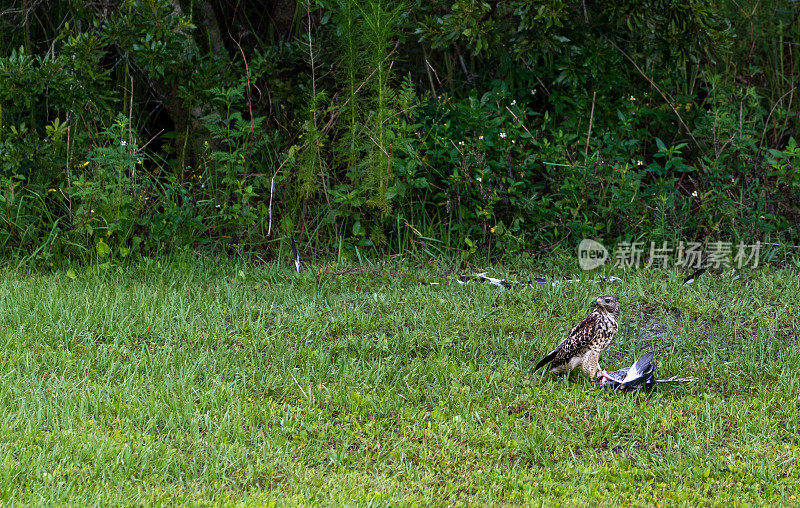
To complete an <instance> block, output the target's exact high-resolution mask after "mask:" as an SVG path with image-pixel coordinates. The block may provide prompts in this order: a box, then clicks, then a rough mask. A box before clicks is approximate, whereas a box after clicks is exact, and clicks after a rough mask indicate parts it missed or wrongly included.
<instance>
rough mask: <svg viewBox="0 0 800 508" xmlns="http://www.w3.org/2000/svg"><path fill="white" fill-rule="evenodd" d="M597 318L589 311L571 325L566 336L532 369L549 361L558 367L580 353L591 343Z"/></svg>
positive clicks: (594, 313) (536, 368) (595, 314)
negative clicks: (575, 323)
mask: <svg viewBox="0 0 800 508" xmlns="http://www.w3.org/2000/svg"><path fill="white" fill-rule="evenodd" d="M598 318H599V316H598V315H597V313H596V312H594V311H592V312H590V313H589V315H587V316H586V317H585V318H583V320H582V321H581V322H580V323H578V324H577V325H575V326H573V327H572V330H570V331H569V334H568V335H567V337H566V338H565V339H564V340H562V341H561V343H560V344H559V345H558V346H556V347H555V348H554V349H553V350H552V351H550V353H548V354H547V356H545V357H544V358H542V359H541V360H540V361H539V363H537V364H536V367H534V369H533V370H538V369H539V368H540V367H542V366H544V365H546V364H548V363H551V364H552V366H553V367H558V366H559V365H563V364H565V363H567V362H568V361H569V359H570V358H572V357H573V356H575V355H576V354H580V353H582V352H583V351H584V350H585V349H586V348H587V347H589V346H590V345H591V343H592V338H593V337H594V335H595V328H597V327H596V326H595V323H596V322H597V319H598Z"/></svg>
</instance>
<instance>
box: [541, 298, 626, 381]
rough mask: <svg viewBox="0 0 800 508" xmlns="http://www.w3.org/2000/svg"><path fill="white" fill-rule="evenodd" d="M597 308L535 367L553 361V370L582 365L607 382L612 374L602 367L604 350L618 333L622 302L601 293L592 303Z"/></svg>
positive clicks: (551, 364)
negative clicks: (601, 359) (620, 304)
mask: <svg viewBox="0 0 800 508" xmlns="http://www.w3.org/2000/svg"><path fill="white" fill-rule="evenodd" d="M592 306H593V307H594V308H593V309H592V310H591V311H590V312H589V314H588V315H587V316H586V317H585V318H583V321H581V322H580V323H578V324H577V325H575V326H574V327H573V328H572V330H570V332H569V335H568V336H567V338H566V339H564V340H563V341H561V344H559V345H558V346H556V348H555V349H553V350H552V351H550V353H548V354H547V356H545V357H544V358H542V360H541V361H540V362H539V363H537V364H536V367H535V368H534V369H533V370H538V369H539V368H541V367H543V366H545V365H547V364H548V363H549V364H550V372H552V373H559V372H566V371H570V370H572V369H575V368H576V367H578V366H580V367H581V369H582V370H583V371H584V372H585V373H586V374H588V375H589V378H590V379H591V380H592V381H594V380H595V377H598V378H600V384H604V383H605V381H606V380H607V379H610V378H609V377H608V373H607V372H606V371H604V370H601V369H600V364H599V360H600V353H602V352H603V351H605V350H606V349H607V348H608V346H610V345H611V341H612V339H613V338H614V334H616V333H617V328H618V320H619V302H618V301H617V299H616V298H615V297H613V296H609V295H602V296H598V297H597V299H596V300H595V301H594V303H593V304H592Z"/></svg>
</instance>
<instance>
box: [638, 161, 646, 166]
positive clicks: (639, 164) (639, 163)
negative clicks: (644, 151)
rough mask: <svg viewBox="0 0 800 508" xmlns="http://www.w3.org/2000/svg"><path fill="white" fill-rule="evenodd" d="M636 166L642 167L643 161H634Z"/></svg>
mask: <svg viewBox="0 0 800 508" xmlns="http://www.w3.org/2000/svg"><path fill="white" fill-rule="evenodd" d="M636 165H637V166H644V161H636Z"/></svg>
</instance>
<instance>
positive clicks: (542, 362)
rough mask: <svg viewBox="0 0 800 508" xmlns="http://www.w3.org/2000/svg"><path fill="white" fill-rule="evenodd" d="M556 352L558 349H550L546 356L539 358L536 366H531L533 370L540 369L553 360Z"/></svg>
mask: <svg viewBox="0 0 800 508" xmlns="http://www.w3.org/2000/svg"><path fill="white" fill-rule="evenodd" d="M556 353H558V351H555V350H553V351H550V353H548V354H547V356H545V357H544V358H542V359H541V360H539V363H537V364H536V367H534V368H533V370H534V372H536V371H537V370H539V369H541V368H542V367H544V366H545V365H547V364H548V363H550V362H551V361H553V358H555V357H556Z"/></svg>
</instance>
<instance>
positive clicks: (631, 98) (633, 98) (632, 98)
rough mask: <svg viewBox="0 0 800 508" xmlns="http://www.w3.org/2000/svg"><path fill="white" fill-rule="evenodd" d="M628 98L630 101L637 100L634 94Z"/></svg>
mask: <svg viewBox="0 0 800 508" xmlns="http://www.w3.org/2000/svg"><path fill="white" fill-rule="evenodd" d="M628 100H629V101H631V102H633V101H635V100H636V97H634V96H633V95H631V96H630V97H628Z"/></svg>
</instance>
